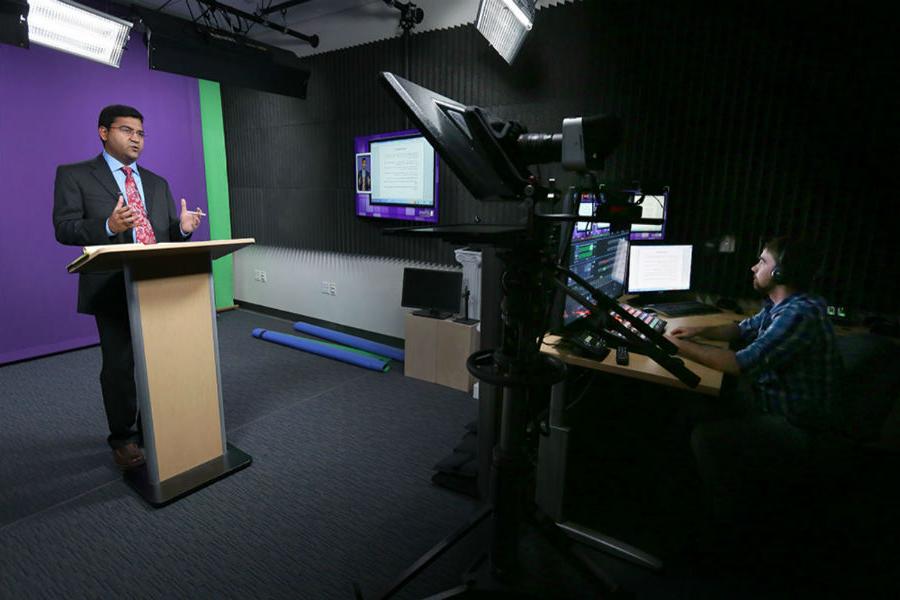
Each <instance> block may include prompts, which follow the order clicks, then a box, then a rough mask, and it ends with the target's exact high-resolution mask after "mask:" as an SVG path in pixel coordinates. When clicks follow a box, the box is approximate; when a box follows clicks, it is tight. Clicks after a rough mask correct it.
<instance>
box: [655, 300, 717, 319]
mask: <svg viewBox="0 0 900 600" xmlns="http://www.w3.org/2000/svg"><path fill="white" fill-rule="evenodd" d="M647 308H652V309H653V310H655V311H657V312H661V313H663V314H665V315H667V316H670V317H687V316H688V315H710V314H713V313H718V312H722V311H721V310H719V309H718V308H716V307H715V306H710V305H709V304H704V303H702V302H697V301H696V300H684V301H682V302H660V303H658V304H648V305H647Z"/></svg>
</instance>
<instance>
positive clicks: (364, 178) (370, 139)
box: [354, 129, 438, 223]
mask: <svg viewBox="0 0 900 600" xmlns="http://www.w3.org/2000/svg"><path fill="white" fill-rule="evenodd" d="M355 148H356V155H355V161H356V163H355V170H354V180H355V181H354V185H355V189H356V214H357V215H358V216H361V217H376V218H384V219H401V220H405V221H420V222H426V223H437V221H438V157H437V154H436V153H435V151H434V148H433V147H432V146H431V144H430V143H429V142H428V140H427V139H425V137H424V136H423V135H422V134H421V133H420V132H419V130H418V129H408V130H404V131H393V132H390V133H379V134H375V135H367V136H360V137H357V138H356V140H355Z"/></svg>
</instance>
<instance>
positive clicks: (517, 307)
mask: <svg viewBox="0 0 900 600" xmlns="http://www.w3.org/2000/svg"><path fill="white" fill-rule="evenodd" d="M548 238H549V239H551V240H552V235H550V236H548V235H547V233H546V231H543V230H541V228H538V232H537V235H534V236H533V237H531V236H528V237H526V238H525V239H520V240H518V241H517V242H514V243H513V244H512V246H513V247H512V248H510V249H508V250H507V251H505V252H502V253H498V257H499V258H500V259H501V260H502V261H503V263H504V265H505V270H504V272H503V276H502V277H501V286H502V288H503V292H504V294H503V301H502V303H501V322H502V333H501V340H500V342H501V345H500V347H499V348H497V349H490V350H482V351H479V352H476V353H474V354H472V355H471V356H470V357H469V359H468V360H467V363H466V367H467V368H468V370H469V372H470V373H471V374H472V375H473V376H474V377H475V378H476V379H478V380H479V381H481V382H484V383H486V384H490V385H493V386H496V388H497V390H498V394H497V402H498V403H499V407H498V408H499V410H498V412H499V413H500V427H499V439H498V442H497V444H496V446H495V447H494V450H493V454H492V465H491V476H490V488H489V490H490V491H489V501H488V504H487V506H485V507H484V508H482V509H481V510H479V511H478V512H477V513H476V514H475V515H474V516H473V517H471V518H470V519H469V521H468V522H467V523H466V524H464V525H463V526H462V527H461V528H460V529H459V530H458V531H457V532H455V533H454V534H452V535H451V536H449V537H448V538H446V539H445V540H443V541H441V542H440V543H439V544H437V545H436V546H434V547H433V548H432V549H431V550H429V551H428V552H427V553H426V554H424V555H423V556H422V557H420V558H419V559H418V560H417V561H416V562H415V563H414V564H413V565H412V566H410V567H409V568H407V569H406V570H405V571H404V572H403V573H401V574H400V575H399V576H398V577H397V578H396V579H395V580H394V581H393V582H392V583H391V584H390V585H389V586H388V588H387V589H386V590H385V591H384V592H383V593H382V594H381V595H380V596H378V597H379V598H382V599H386V598H390V597H392V596H393V595H395V594H396V593H397V592H399V591H400V590H401V589H402V588H403V587H404V586H405V585H406V584H408V583H409V582H410V581H412V580H413V579H414V578H415V577H416V576H417V575H418V574H419V573H421V571H422V570H424V569H425V568H426V567H427V566H428V565H430V564H431V563H432V562H434V561H435V560H437V558H439V557H440V556H441V555H443V554H444V553H445V552H447V551H448V550H449V549H451V548H452V547H453V546H455V545H456V544H457V543H459V542H460V541H462V540H463V539H464V538H465V537H466V536H467V535H469V534H470V533H471V532H472V531H473V530H474V529H475V528H476V527H477V526H478V525H480V524H481V523H483V522H485V521H487V520H489V521H490V526H489V527H490V541H489V542H488V547H487V548H486V552H485V553H484V555H483V556H481V557H480V558H479V560H478V561H476V562H475V564H474V565H473V566H472V567H471V568H470V569H469V570H468V571H467V572H466V573H465V574H464V575H463V582H462V583H461V584H460V585H459V586H457V587H455V588H453V589H450V590H446V591H445V592H442V593H440V594H438V595H437V596H435V597H437V598H453V597H466V596H467V595H470V594H472V593H474V592H475V591H478V592H479V593H486V592H491V593H496V594H498V595H502V594H515V595H516V597H528V593H529V592H530V591H532V590H530V589H529V586H530V585H531V582H529V581H528V578H527V576H526V575H527V574H525V573H522V572H521V570H520V569H519V549H520V539H521V528H522V525H523V523H526V522H527V523H528V524H530V525H533V526H535V527H534V531H535V532H536V533H538V534H539V535H540V536H541V538H543V539H544V540H546V541H547V542H549V543H550V545H551V546H552V547H553V548H554V549H555V550H556V551H558V552H559V553H560V554H561V556H562V558H563V559H565V560H567V561H568V562H574V563H575V566H576V567H580V568H581V569H582V572H583V573H584V574H586V575H589V576H591V577H593V578H594V579H595V580H596V582H597V583H598V584H599V587H600V589H601V590H602V591H603V592H605V593H610V592H614V591H616V590H617V588H616V586H615V584H614V583H613V582H612V581H611V580H610V578H609V577H607V576H606V574H605V573H603V572H602V571H601V570H600V569H599V568H598V567H596V566H595V565H594V564H593V563H591V561H590V559H589V557H588V556H587V555H585V554H584V553H582V552H581V551H580V549H578V548H575V547H573V544H572V542H571V540H569V538H568V537H567V536H566V534H565V533H564V532H563V531H561V530H560V529H559V527H558V526H557V524H556V523H555V522H553V520H552V519H550V518H549V517H547V516H546V515H544V514H543V513H542V512H541V511H540V509H539V508H537V507H536V506H534V507H533V508H532V509H531V510H529V511H527V512H526V511H525V510H523V505H524V504H525V502H524V499H525V495H526V488H527V485H526V482H527V480H528V478H529V471H530V470H531V461H530V458H529V455H528V449H527V439H526V438H527V427H528V424H529V420H530V417H531V416H530V414H529V409H528V407H529V395H530V394H531V393H532V392H533V391H534V390H537V389H539V388H546V387H549V386H552V385H554V384H556V383H559V382H561V381H562V380H563V379H564V378H565V375H566V366H565V364H564V363H563V362H562V361H561V360H559V359H558V358H556V357H553V356H549V355H545V354H541V353H540V339H541V337H542V335H543V329H544V326H545V321H546V311H547V306H548V302H549V301H550V300H551V296H552V293H553V292H554V291H555V290H554V287H553V285H552V284H550V283H549V282H548V280H547V274H548V273H552V272H553V268H554V264H555V260H556V257H555V254H554V253H553V252H551V251H548V250H547V248H549V247H552V246H553V243H549V244H548V243H547V240H548ZM529 504H531V503H530V502H529ZM523 517H526V518H523ZM535 597H546V596H535Z"/></svg>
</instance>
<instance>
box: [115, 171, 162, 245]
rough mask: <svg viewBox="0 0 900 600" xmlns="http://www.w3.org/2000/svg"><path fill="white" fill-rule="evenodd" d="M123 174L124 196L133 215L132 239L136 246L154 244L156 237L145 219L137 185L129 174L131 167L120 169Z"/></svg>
mask: <svg viewBox="0 0 900 600" xmlns="http://www.w3.org/2000/svg"><path fill="white" fill-rule="evenodd" d="M122 172H123V173H125V194H126V195H127V196H128V206H130V207H131V212H133V213H134V239H135V241H136V242H137V243H138V244H155V243H156V235H154V234H153V227H151V226H150V221H149V220H148V219H147V210H146V209H145V208H144V201H143V200H141V195H140V194H139V193H138V189H137V185H136V184H135V183H134V176H133V175H132V174H131V167H122Z"/></svg>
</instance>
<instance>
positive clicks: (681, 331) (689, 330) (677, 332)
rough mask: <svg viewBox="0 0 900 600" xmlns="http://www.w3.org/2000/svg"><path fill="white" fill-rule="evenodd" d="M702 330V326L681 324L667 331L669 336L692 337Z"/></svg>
mask: <svg viewBox="0 0 900 600" xmlns="http://www.w3.org/2000/svg"><path fill="white" fill-rule="evenodd" d="M702 330H703V327H685V326H683V325H682V326H679V327H676V328H675V329H672V330H671V331H669V334H668V335H669V336H670V337H675V338H681V339H688V338H692V337H694V336H696V335H699V334H700V331H702Z"/></svg>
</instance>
